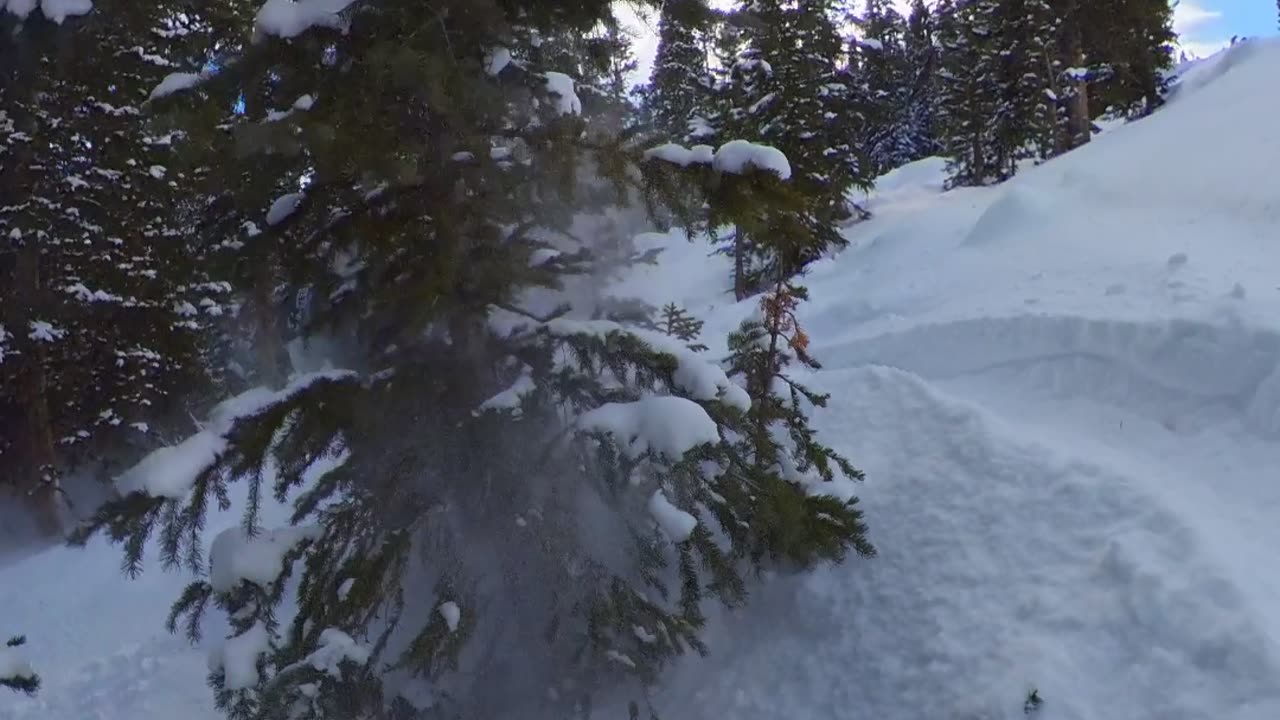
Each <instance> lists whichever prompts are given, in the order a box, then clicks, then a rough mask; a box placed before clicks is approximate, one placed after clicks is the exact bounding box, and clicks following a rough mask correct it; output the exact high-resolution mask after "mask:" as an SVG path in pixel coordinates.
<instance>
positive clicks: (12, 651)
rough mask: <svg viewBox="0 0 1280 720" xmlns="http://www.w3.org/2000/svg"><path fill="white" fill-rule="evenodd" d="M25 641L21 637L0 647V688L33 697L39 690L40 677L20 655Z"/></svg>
mask: <svg viewBox="0 0 1280 720" xmlns="http://www.w3.org/2000/svg"><path fill="white" fill-rule="evenodd" d="M26 644H27V639H26V638H25V637H23V636H21V635H19V636H17V637H13V638H10V639H9V640H8V641H7V642H6V643H5V644H4V645H0V687H5V688H9V689H10V690H14V691H16V692H23V693H26V694H28V695H34V694H35V693H36V691H38V690H39V689H40V676H39V675H37V674H36V672H35V670H34V669H32V667H31V664H30V663H29V662H27V661H26V659H25V658H23V656H22V655H21V648H22V647H23V646H24V645H26Z"/></svg>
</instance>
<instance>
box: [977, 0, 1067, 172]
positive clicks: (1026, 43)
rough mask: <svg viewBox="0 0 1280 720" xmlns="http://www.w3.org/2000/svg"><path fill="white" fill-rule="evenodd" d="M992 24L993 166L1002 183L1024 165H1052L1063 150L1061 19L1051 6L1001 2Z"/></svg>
mask: <svg viewBox="0 0 1280 720" xmlns="http://www.w3.org/2000/svg"><path fill="white" fill-rule="evenodd" d="M987 18H988V20H987V22H988V25H989V27H990V29H991V35H990V38H989V41H990V43H991V50H990V52H991V53H993V55H994V60H993V65H994V67H995V68H996V73H997V82H998V93H999V95H998V98H997V103H996V105H995V108H994V115H993V117H992V118H991V125H992V145H991V148H992V152H993V153H994V161H993V166H994V168H995V169H996V179H1005V178H1008V177H1011V176H1013V175H1014V174H1015V173H1016V172H1017V169H1018V163H1019V162H1020V161H1021V160H1024V159H1029V158H1034V159H1037V160H1044V159H1047V158H1049V157H1052V156H1053V155H1054V154H1055V153H1056V152H1057V151H1058V148H1060V147H1061V146H1062V144H1063V143H1062V134H1063V133H1064V132H1065V120H1066V117H1065V115H1064V114H1062V113H1061V112H1060V111H1059V103H1058V98H1059V88H1058V79H1059V77H1060V75H1061V61H1060V60H1059V59H1058V57H1057V51H1056V49H1057V46H1058V18H1057V16H1056V14H1055V13H1054V12H1053V9H1052V8H1051V7H1050V5H1049V3H1048V0H1000V2H998V3H993V4H992V5H991V7H990V9H989V11H988V15H987Z"/></svg>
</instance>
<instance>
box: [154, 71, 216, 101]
mask: <svg viewBox="0 0 1280 720" xmlns="http://www.w3.org/2000/svg"><path fill="white" fill-rule="evenodd" d="M205 77H206V76H205V74H204V73H187V72H178V73H169V74H168V75H165V76H164V79H163V80H161V81H160V84H159V85H156V86H155V89H153V90H152V91H151V95H149V96H148V97H147V100H148V101H150V100H158V99H160V98H162V97H168V96H170V95H172V94H174V93H178V92H182V91H183V90H190V89H191V88H193V87H195V86H197V85H199V84H200V83H202V82H204V80H205Z"/></svg>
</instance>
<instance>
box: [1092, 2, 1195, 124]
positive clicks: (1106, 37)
mask: <svg viewBox="0 0 1280 720" xmlns="http://www.w3.org/2000/svg"><path fill="white" fill-rule="evenodd" d="M1085 12H1086V13H1087V15H1086V20H1085V22H1086V23H1087V28H1086V30H1085V40H1084V42H1085V55H1086V57H1087V58H1088V59H1089V63H1090V65H1091V73H1090V75H1091V77H1092V78H1094V82H1092V83H1091V87H1090V91H1091V93H1092V94H1093V97H1092V98H1091V104H1092V106H1093V107H1095V108H1096V111H1097V112H1098V113H1099V114H1100V113H1102V112H1108V111H1109V112H1113V113H1119V114H1123V115H1126V116H1130V117H1141V116H1145V115H1147V114H1149V113H1150V112H1152V111H1153V110H1155V109H1156V108H1158V107H1159V106H1160V105H1162V104H1163V103H1164V95H1165V92H1166V91H1167V90H1168V81H1167V79H1166V76H1165V71H1166V70H1168V69H1169V68H1170V67H1171V66H1172V64H1173V42H1174V40H1175V39H1176V35H1175V34H1174V32H1173V7H1172V6H1171V5H1170V4H1169V3H1167V2H1161V1H1160V0H1119V1H1118V2H1115V3H1111V4H1108V5H1106V6H1105V7H1104V6H1102V5H1101V4H1099V3H1091V4H1089V7H1088V9H1087V11H1085Z"/></svg>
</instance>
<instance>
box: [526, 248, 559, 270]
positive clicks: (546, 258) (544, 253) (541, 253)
mask: <svg viewBox="0 0 1280 720" xmlns="http://www.w3.org/2000/svg"><path fill="white" fill-rule="evenodd" d="M560 255H561V252H560V251H559V250H554V249H552V248H538V249H537V250H534V251H533V252H532V253H529V267H541V266H542V265H545V264H547V263H549V262H551V261H552V260H554V259H556V258H558V257H560Z"/></svg>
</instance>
